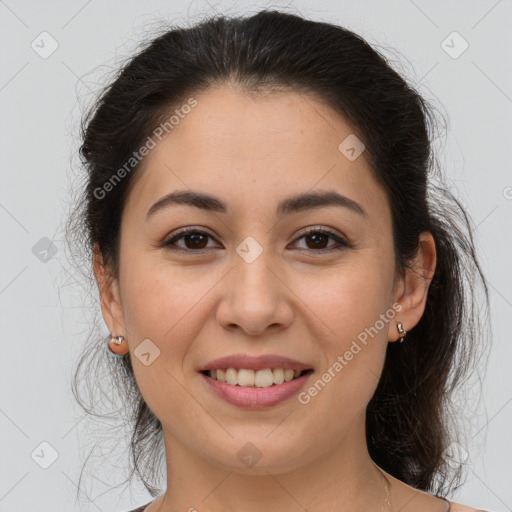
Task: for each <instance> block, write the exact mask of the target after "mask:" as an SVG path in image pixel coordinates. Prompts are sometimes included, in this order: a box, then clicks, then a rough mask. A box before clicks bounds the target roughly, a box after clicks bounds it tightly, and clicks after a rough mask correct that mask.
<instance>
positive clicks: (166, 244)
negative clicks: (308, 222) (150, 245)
mask: <svg viewBox="0 0 512 512" xmlns="http://www.w3.org/2000/svg"><path fill="white" fill-rule="evenodd" d="M190 234H200V235H206V236H209V237H210V238H212V239H213V237H212V236H211V235H210V234H209V233H207V232H205V231H201V230H199V229H196V228H187V229H184V230H183V231H180V232H179V233H177V234H176V235H174V236H173V237H172V238H170V239H168V240H165V241H164V242H163V243H162V246H163V247H165V248H166V249H168V250H171V251H176V252H181V253H191V252H196V253H201V252H204V251H208V249H197V250H195V249H183V248H181V247H176V246H175V247H171V246H172V245H175V243H176V241H178V240H180V239H182V238H184V237H185V236H186V235H190ZM312 234H321V235H327V236H329V237H331V238H332V239H333V240H334V241H335V242H337V243H338V244H339V245H338V247H334V248H333V247H331V248H330V249H302V250H305V251H311V252H317V253H318V252H319V253H330V252H332V251H341V250H343V249H346V248H351V247H352V245H351V244H350V243H349V242H347V241H346V240H345V239H343V238H341V237H340V236H338V235H336V234H335V233H333V232H332V231H328V230H325V229H319V228H314V227H313V228H310V229H308V230H306V231H304V232H303V233H302V234H301V235H300V236H299V238H297V239H296V240H300V239H302V238H305V237H307V236H310V235H312Z"/></svg>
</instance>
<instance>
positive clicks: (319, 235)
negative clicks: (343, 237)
mask: <svg viewBox="0 0 512 512" xmlns="http://www.w3.org/2000/svg"><path fill="white" fill-rule="evenodd" d="M319 237H320V239H321V238H324V239H325V238H326V235H322V234H316V235H309V238H310V239H313V240H314V242H313V245H315V246H319V245H322V242H321V240H320V243H318V242H319V240H318V238H319ZM324 242H325V240H324Z"/></svg>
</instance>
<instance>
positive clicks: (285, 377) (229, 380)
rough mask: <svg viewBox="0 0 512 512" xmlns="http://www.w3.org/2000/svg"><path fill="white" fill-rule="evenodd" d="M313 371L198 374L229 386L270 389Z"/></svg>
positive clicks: (236, 370) (235, 370)
mask: <svg viewBox="0 0 512 512" xmlns="http://www.w3.org/2000/svg"><path fill="white" fill-rule="evenodd" d="M312 372H313V369H311V368H309V369H306V370H301V369H294V368H262V369H260V370H253V369H250V368H233V367H229V368H218V369H215V370H203V371H201V372H200V373H202V374H203V375H205V376H206V377H209V378H210V379H212V380H215V381H219V382H223V383H225V384H228V385H231V386H240V387H246V388H270V387H274V386H280V385H281V384H283V383H284V382H291V381H293V380H297V379H299V378H301V377H302V376H304V375H307V374H310V373H312Z"/></svg>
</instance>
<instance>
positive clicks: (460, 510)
mask: <svg viewBox="0 0 512 512" xmlns="http://www.w3.org/2000/svg"><path fill="white" fill-rule="evenodd" d="M450 503H451V507H450V512H487V511H486V510H483V509H481V508H472V507H468V506H467V505H462V504H460V503H454V502H453V501H452V502H450Z"/></svg>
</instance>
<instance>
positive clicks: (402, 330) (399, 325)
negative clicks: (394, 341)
mask: <svg viewBox="0 0 512 512" xmlns="http://www.w3.org/2000/svg"><path fill="white" fill-rule="evenodd" d="M396 327H397V329H398V332H399V333H400V334H403V336H400V343H403V342H404V340H405V336H406V335H407V331H406V330H405V329H404V328H403V325H402V322H397V323H396Z"/></svg>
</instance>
